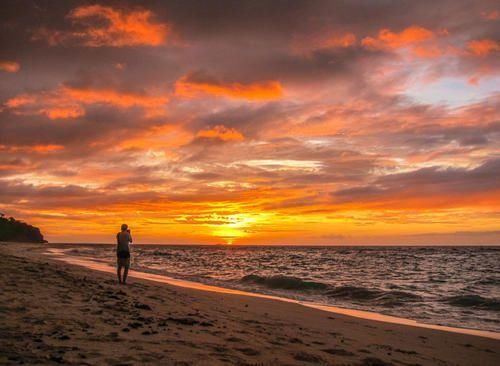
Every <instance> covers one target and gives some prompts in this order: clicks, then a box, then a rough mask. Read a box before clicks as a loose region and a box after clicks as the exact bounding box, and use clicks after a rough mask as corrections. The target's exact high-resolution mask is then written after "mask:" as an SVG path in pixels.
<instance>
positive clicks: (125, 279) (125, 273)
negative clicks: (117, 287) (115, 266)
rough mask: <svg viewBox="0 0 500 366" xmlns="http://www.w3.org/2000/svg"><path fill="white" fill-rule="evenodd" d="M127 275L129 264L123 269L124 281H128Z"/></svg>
mask: <svg viewBox="0 0 500 366" xmlns="http://www.w3.org/2000/svg"><path fill="white" fill-rule="evenodd" d="M127 276H128V266H125V269H124V270H123V282H122V283H125V282H127Z"/></svg>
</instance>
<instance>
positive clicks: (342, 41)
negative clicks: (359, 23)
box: [321, 33, 356, 48]
mask: <svg viewBox="0 0 500 366" xmlns="http://www.w3.org/2000/svg"><path fill="white" fill-rule="evenodd" d="M355 44H356V36H355V35H354V34H353V33H346V34H344V35H341V36H333V37H329V38H327V39H324V40H323V41H322V42H321V46H322V48H339V47H341V48H345V47H352V46H354V45H355Z"/></svg>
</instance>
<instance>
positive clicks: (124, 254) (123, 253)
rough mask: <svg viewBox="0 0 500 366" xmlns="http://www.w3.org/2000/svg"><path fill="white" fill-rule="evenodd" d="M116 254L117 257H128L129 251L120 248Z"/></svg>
mask: <svg viewBox="0 0 500 366" xmlns="http://www.w3.org/2000/svg"><path fill="white" fill-rule="evenodd" d="M116 256H117V257H118V258H123V259H124V258H130V252H129V251H127V250H120V251H118V252H116Z"/></svg>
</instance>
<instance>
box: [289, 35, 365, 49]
mask: <svg viewBox="0 0 500 366" xmlns="http://www.w3.org/2000/svg"><path fill="white" fill-rule="evenodd" d="M356 42H357V39H356V35H355V34H353V33H343V34H342V33H340V34H339V33H337V32H335V33H330V34H328V35H326V36H325V34H324V33H322V34H321V35H313V36H302V35H299V36H297V37H295V38H294V40H293V41H292V44H291V49H292V51H293V52H294V53H298V54H308V53H310V52H311V51H314V50H322V49H335V48H348V47H353V46H355V45H356Z"/></svg>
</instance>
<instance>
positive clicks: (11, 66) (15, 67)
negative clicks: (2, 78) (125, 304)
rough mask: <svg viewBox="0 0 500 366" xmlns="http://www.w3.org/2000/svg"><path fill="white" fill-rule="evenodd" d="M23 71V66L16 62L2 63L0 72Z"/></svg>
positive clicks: (0, 63) (0, 62)
mask: <svg viewBox="0 0 500 366" xmlns="http://www.w3.org/2000/svg"><path fill="white" fill-rule="evenodd" d="M20 69H21V65H19V63H17V62H14V61H0V71H5V72H18V71H19V70H20Z"/></svg>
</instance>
